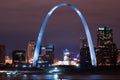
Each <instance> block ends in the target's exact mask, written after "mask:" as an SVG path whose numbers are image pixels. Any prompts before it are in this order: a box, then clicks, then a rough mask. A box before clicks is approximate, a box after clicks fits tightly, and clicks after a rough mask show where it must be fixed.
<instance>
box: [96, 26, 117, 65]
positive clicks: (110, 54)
mask: <svg viewBox="0 0 120 80" xmlns="http://www.w3.org/2000/svg"><path fill="white" fill-rule="evenodd" d="M96 56H97V63H98V65H108V64H109V65H114V64H116V61H117V60H116V59H117V48H116V44H115V43H114V42H113V32H112V29H111V28H109V27H99V28H98V30H97V47H96Z"/></svg>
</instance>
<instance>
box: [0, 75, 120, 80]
mask: <svg viewBox="0 0 120 80" xmlns="http://www.w3.org/2000/svg"><path fill="white" fill-rule="evenodd" d="M76 79H78V80H98V79H104V80H120V74H118V75H95V74H94V75H92V74H89V75H79V74H78V75H74V74H72V75H66V74H45V75H43V74H42V75H40V74H19V75H17V76H6V75H4V74H1V75H0V80H76Z"/></svg>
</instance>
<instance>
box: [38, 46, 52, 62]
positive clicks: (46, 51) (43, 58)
mask: <svg viewBox="0 0 120 80" xmlns="http://www.w3.org/2000/svg"><path fill="white" fill-rule="evenodd" d="M53 61H54V46H53V45H52V44H50V45H41V48H40V55H39V60H38V63H47V64H53Z"/></svg>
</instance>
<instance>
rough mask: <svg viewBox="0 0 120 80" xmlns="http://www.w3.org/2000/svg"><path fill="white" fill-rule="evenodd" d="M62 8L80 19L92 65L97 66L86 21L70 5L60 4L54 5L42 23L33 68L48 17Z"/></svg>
mask: <svg viewBox="0 0 120 80" xmlns="http://www.w3.org/2000/svg"><path fill="white" fill-rule="evenodd" d="M62 6H68V7H70V8H72V9H73V10H74V11H75V12H76V13H77V14H78V16H79V17H80V19H81V21H82V23H83V26H84V29H85V33H86V36H87V41H88V44H89V50H90V56H91V62H92V65H93V66H97V61H96V55H95V51H94V46H93V42H92V38H91V35H90V31H89V28H88V25H87V23H86V20H85V18H84V16H83V15H82V13H81V12H80V11H79V10H78V9H77V8H76V7H75V6H74V5H71V4H68V3H62V4H58V5H56V6H55V7H53V8H52V9H51V10H50V11H49V12H48V15H47V16H46V17H45V20H44V22H43V24H42V26H41V30H40V33H39V35H38V40H37V43H36V48H35V52H34V59H33V66H36V62H37V60H38V56H39V52H40V45H41V41H42V37H43V33H44V30H45V27H46V24H47V21H48V20H49V17H50V16H51V15H52V13H53V12H54V11H55V10H56V9H57V8H59V7H62Z"/></svg>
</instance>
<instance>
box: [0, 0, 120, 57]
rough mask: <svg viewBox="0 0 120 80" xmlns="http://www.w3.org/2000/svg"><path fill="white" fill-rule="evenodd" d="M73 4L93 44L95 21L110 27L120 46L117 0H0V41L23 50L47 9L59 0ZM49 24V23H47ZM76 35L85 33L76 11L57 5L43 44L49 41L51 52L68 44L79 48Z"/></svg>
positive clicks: (119, 2) (35, 34)
mask: <svg viewBox="0 0 120 80" xmlns="http://www.w3.org/2000/svg"><path fill="white" fill-rule="evenodd" d="M63 2H67V3H70V4H73V5H75V6H76V7H77V8H78V9H79V10H80V11H81V12H82V14H83V15H84V17H85V19H86V21H87V23H88V26H89V29H90V32H91V35H92V39H93V42H94V45H95V46H96V40H97V37H96V32H97V28H98V27H99V25H103V26H109V27H111V28H112V29H113V37H114V42H115V43H116V44H117V47H118V48H120V43H119V41H120V33H119V32H120V0H0V44H4V45H6V50H7V54H9V55H10V54H11V53H12V50H19V49H23V50H26V48H27V44H28V41H29V40H35V41H36V40H37V37H38V33H39V31H40V26H41V24H42V22H43V20H44V18H45V16H46V15H47V13H48V11H49V10H50V9H51V8H53V7H54V6H55V5H57V4H59V3H63ZM48 26H49V27H48ZM80 36H85V33H84V28H83V25H82V22H81V20H80V19H79V17H78V15H77V14H76V13H75V12H74V11H73V10H72V9H71V8H69V7H61V8H59V9H57V10H56V11H55V12H54V13H53V15H52V16H51V17H50V20H49V22H48V24H47V27H46V29H45V34H44V37H43V44H48V43H53V44H54V45H55V55H57V56H58V55H60V56H62V55H63V49H65V48H68V49H69V50H71V51H73V52H79V48H80Z"/></svg>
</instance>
